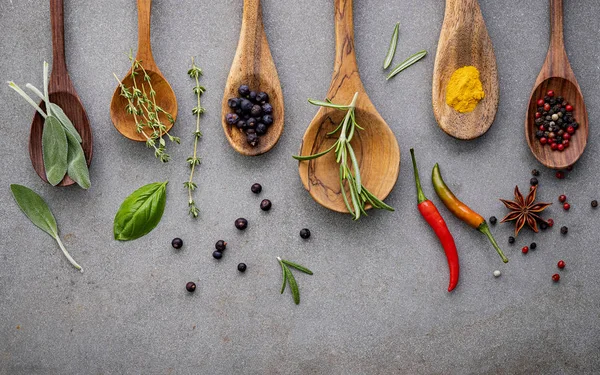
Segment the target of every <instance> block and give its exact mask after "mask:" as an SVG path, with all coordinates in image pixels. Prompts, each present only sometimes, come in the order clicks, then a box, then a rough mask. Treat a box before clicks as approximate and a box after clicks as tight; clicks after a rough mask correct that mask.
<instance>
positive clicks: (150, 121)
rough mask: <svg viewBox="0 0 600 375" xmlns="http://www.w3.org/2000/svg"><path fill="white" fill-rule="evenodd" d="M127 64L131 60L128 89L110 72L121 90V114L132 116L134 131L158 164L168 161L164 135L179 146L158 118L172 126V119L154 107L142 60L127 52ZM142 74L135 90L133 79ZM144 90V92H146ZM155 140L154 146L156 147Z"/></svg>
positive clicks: (177, 140) (151, 90)
mask: <svg viewBox="0 0 600 375" xmlns="http://www.w3.org/2000/svg"><path fill="white" fill-rule="evenodd" d="M129 61H131V73H130V78H131V81H132V83H133V85H132V86H131V87H126V86H125V85H124V84H123V82H121V80H119V77H117V75H116V74H114V73H113V75H114V76H115V79H116V80H117V82H119V87H120V88H121V96H123V97H125V98H126V99H127V103H128V104H127V106H126V107H125V111H126V112H127V113H129V114H131V115H132V116H133V119H134V120H135V126H136V131H137V132H138V133H140V134H143V135H144V138H146V146H147V147H148V148H153V149H154V156H156V158H158V159H160V161H161V162H163V163H166V162H168V161H169V160H170V159H171V157H170V156H169V154H167V153H166V148H167V143H166V141H165V139H164V138H163V137H164V135H167V137H168V138H169V140H170V141H171V142H175V143H179V142H180V139H179V137H174V136H172V135H171V134H169V132H168V131H167V126H166V125H165V124H164V123H163V122H162V120H161V119H160V114H163V115H164V116H165V117H166V118H167V121H169V123H171V124H173V123H175V119H174V118H173V116H172V115H171V114H170V113H168V112H167V111H165V110H164V109H163V108H162V107H160V106H159V105H157V104H156V91H155V90H154V88H153V87H152V79H151V77H150V75H149V74H148V72H147V71H146V69H144V66H143V65H142V61H140V60H137V59H135V58H134V57H133V53H132V51H131V50H130V51H129ZM139 74H143V77H144V81H143V83H142V85H141V88H140V87H138V84H137V82H136V79H135V78H136V76H137V75H139ZM146 87H147V89H146ZM157 141H158V146H157V145H156V143H157Z"/></svg>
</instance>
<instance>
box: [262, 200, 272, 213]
mask: <svg viewBox="0 0 600 375" xmlns="http://www.w3.org/2000/svg"><path fill="white" fill-rule="evenodd" d="M260 209H261V210H263V211H269V210H270V209H271V201H270V200H268V199H263V200H262V202H260Z"/></svg>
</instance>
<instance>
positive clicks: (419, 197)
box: [410, 148, 427, 203]
mask: <svg viewBox="0 0 600 375" xmlns="http://www.w3.org/2000/svg"><path fill="white" fill-rule="evenodd" d="M410 157H411V158H412V164H413V171H414V174H415V185H416V186H417V200H418V203H422V202H425V201H426V200H427V197H426V196H425V194H424V193H423V189H421V179H420V178H419V169H418V168H417V161H416V159H415V150H414V149H413V148H411V149H410Z"/></svg>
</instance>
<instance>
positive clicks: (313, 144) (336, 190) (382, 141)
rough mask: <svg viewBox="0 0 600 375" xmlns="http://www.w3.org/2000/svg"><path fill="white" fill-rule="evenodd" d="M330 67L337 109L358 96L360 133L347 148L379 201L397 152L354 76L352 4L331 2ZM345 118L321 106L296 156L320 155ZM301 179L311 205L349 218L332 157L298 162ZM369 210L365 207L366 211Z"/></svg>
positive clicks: (394, 172) (388, 186) (390, 183)
mask: <svg viewBox="0 0 600 375" xmlns="http://www.w3.org/2000/svg"><path fill="white" fill-rule="evenodd" d="M334 4H335V50H336V52H335V65H334V69H333V77H332V79H331V85H330V86H329V91H328V93H327V98H328V99H330V100H331V101H332V102H333V103H336V104H349V103H350V102H351V101H352V98H353V97H354V94H355V93H356V92H358V93H359V94H358V99H357V102H356V109H355V114H356V121H357V123H358V124H359V125H361V126H362V127H363V128H365V130H361V131H358V132H357V133H356V134H355V135H354V138H353V140H352V147H353V148H354V152H355V153H356V158H357V159H358V163H359V168H360V174H361V176H362V184H363V185H364V186H365V187H366V188H367V189H368V190H369V191H370V192H371V193H373V195H375V196H376V197H377V198H379V199H381V200H383V199H385V197H387V196H388V194H389V193H390V192H391V191H392V189H393V188H394V185H395V184H396V180H397V179H398V173H399V172H400V148H399V147H398V141H396V137H395V136H394V133H393V132H392V130H391V129H390V128H389V126H388V125H387V124H386V122H385V120H384V119H383V118H382V117H381V115H379V113H378V112H377V110H376V109H375V106H374V105H373V103H371V100H369V96H368V95H367V92H366V91H365V88H364V86H363V84H362V81H361V79H360V75H359V74H358V64H357V62H356V53H355V50H354V24H353V18H352V0H334ZM343 117H344V112H342V111H338V110H335V109H331V108H325V107H321V108H320V109H319V111H318V112H317V114H316V115H315V117H314V118H313V120H312V122H311V123H310V125H309V126H308V129H306V133H304V138H303V139H302V145H301V146H300V155H311V154H316V153H319V152H322V151H325V150H326V149H328V148H329V147H331V145H332V144H333V143H334V142H335V141H336V140H337V136H338V135H337V134H336V135H334V136H328V135H327V133H328V132H330V131H332V130H334V129H335V128H336V126H337V125H338V124H339V123H340V121H341V120H342V118H343ZM298 165H299V172H300V179H301V180H302V183H303V184H304V187H305V188H306V190H308V192H309V193H310V195H311V196H312V197H313V199H314V200H315V201H317V202H318V203H319V204H321V205H322V206H324V207H326V208H329V209H330V210H334V211H337V212H342V213H348V209H347V208H346V205H345V204H344V200H343V197H342V194H343V192H342V189H341V187H340V177H339V166H338V164H337V162H336V160H335V153H334V152H330V153H328V154H327V155H325V156H322V157H320V158H317V159H313V160H310V161H300V162H299V164H298ZM367 208H370V206H367Z"/></svg>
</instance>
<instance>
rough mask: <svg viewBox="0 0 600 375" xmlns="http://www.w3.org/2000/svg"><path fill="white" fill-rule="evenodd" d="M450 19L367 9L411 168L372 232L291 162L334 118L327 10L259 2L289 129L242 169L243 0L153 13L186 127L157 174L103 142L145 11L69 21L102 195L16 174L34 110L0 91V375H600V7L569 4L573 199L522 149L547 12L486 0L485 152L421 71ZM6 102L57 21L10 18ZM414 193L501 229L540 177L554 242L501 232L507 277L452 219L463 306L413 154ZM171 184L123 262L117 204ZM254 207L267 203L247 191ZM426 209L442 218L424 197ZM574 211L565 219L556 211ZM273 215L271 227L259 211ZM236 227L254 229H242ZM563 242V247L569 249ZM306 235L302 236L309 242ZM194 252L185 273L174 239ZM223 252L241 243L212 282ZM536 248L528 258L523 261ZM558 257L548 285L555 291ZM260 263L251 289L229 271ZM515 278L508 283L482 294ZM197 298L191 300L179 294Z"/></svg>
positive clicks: (373, 2)
mask: <svg viewBox="0 0 600 375" xmlns="http://www.w3.org/2000/svg"><path fill="white" fill-rule="evenodd" d="M443 3H444V2H443V1H439V0H435V1H434V0H402V1H381V0H357V1H356V4H355V26H356V48H357V55H358V61H359V66H360V70H361V74H362V78H363V80H364V83H365V86H366V88H367V90H368V92H369V95H370V97H371V99H372V101H373V103H374V104H375V106H376V107H377V108H378V110H379V111H380V113H381V114H382V116H383V117H384V118H385V119H386V120H387V121H388V123H389V124H390V126H391V127H392V129H393V130H394V132H395V134H396V136H397V138H398V142H399V144H400V147H401V150H402V167H401V172H400V177H399V179H398V183H397V185H396V187H395V189H394V191H393V192H392V193H391V195H390V196H389V198H388V199H387V200H386V202H387V203H389V204H391V205H392V206H394V207H395V208H396V211H395V212H393V213H388V212H372V213H371V214H370V216H369V217H368V218H364V219H362V220H361V221H360V222H359V223H355V222H352V221H351V220H350V219H349V218H348V217H347V216H343V215H340V214H336V213H333V212H329V211H327V210H325V209H323V208H322V207H320V206H319V205H317V204H316V203H315V202H314V201H313V200H312V199H311V198H310V196H309V195H308V194H307V192H306V191H305V190H304V189H303V187H302V185H301V183H300V180H299V178H298V173H297V164H296V162H295V161H294V160H293V159H292V158H291V154H293V153H295V152H296V151H297V150H298V147H299V143H300V140H301V138H302V135H303V133H304V130H305V128H306V126H307V125H308V123H309V122H310V120H311V119H312V116H313V115H314V113H315V112H316V108H314V107H312V106H311V105H309V104H308V103H307V102H306V98H308V97H313V98H322V97H323V96H324V95H325V93H326V91H327V88H328V82H329V79H330V75H331V70H332V66H333V56H334V37H333V5H332V2H331V1H325V0H303V1H277V0H265V1H264V4H263V7H264V16H265V23H266V31H267V34H268V38H269V41H270V44H271V49H272V52H273V56H274V59H275V62H276V65H277V67H278V70H279V74H280V77H281V82H282V85H283V92H284V96H285V103H286V115H287V117H286V130H285V132H284V135H283V137H282V139H281V141H280V143H279V144H278V145H277V147H276V148H275V149H273V150H272V151H271V152H270V153H269V154H267V155H264V156H261V157H257V158H247V157H242V156H240V155H238V154H237V153H235V152H233V151H232V149H231V148H230V147H229V144H228V143H227V141H226V139H225V137H224V135H223V132H222V130H221V125H220V120H219V117H220V114H219V112H220V103H221V95H222V93H223V87H224V84H225V80H226V77H227V74H228V71H229V67H230V63H231V60H232V58H233V55H234V51H235V47H236V44H237V38H238V32H239V27H240V20H241V7H242V1H241V0H219V1H167V0H162V1H161V0H156V1H155V3H154V6H153V18H152V31H153V32H152V41H153V48H154V54H155V58H156V60H157V63H158V65H159V66H160V68H161V70H162V71H163V73H164V74H165V75H166V77H167V79H168V80H169V81H170V82H171V84H172V86H173V88H174V90H175V93H176V94H177V97H178V101H179V108H180V116H179V119H178V122H177V125H176V127H175V128H174V133H175V134H176V135H179V136H181V137H182V145H180V146H175V147H171V151H172V156H173V161H172V162H170V163H169V164H166V165H161V164H160V163H159V162H158V161H157V160H155V159H154V158H153V156H152V155H151V153H150V152H149V150H147V149H145V148H144V145H143V144H136V143H132V142H131V141H129V140H126V139H124V138H123V137H121V136H120V135H119V134H118V133H117V132H116V131H115V129H114V128H113V126H112V123H111V121H110V117H109V103H110V99H111V96H112V93H113V90H114V88H115V81H114V79H113V78H112V72H116V73H117V75H119V76H122V75H123V74H124V73H125V72H126V70H127V68H128V61H127V57H126V54H125V53H126V52H127V50H128V49H129V48H134V49H135V46H136V38H137V36H136V8H135V2H134V1H125V0H106V1H85V2H83V1H66V4H65V10H66V14H65V16H66V19H65V25H66V39H67V41H66V43H67V61H68V67H69V70H70V73H71V77H72V80H73V82H74V85H75V87H76V89H77V91H78V92H79V95H80V96H81V99H82V101H83V103H84V105H85V107H86V108H87V111H88V115H89V117H90V120H91V123H92V126H93V131H94V159H93V164H92V167H91V178H92V188H91V189H90V190H89V191H82V190H80V189H78V188H75V187H70V188H52V187H50V186H49V185H46V184H44V183H43V182H42V181H41V180H40V179H39V178H38V176H37V175H36V174H35V172H34V171H33V169H32V167H31V164H30V161H29V155H28V152H27V144H28V135H29V124H30V120H31V117H32V114H33V111H32V109H31V108H30V107H29V106H28V105H27V103H25V102H24V101H23V100H21V99H20V98H19V97H18V96H17V95H16V94H15V93H14V92H12V91H11V90H10V89H9V88H8V86H6V85H5V84H3V85H2V86H0V103H2V107H3V116H2V117H3V120H2V122H1V124H0V128H1V129H2V137H1V138H0V158H1V160H2V162H1V165H2V167H1V168H2V174H1V175H2V178H1V181H2V184H1V188H0V199H1V201H2V202H3V204H2V205H1V206H0V217H1V218H2V219H1V220H2V226H1V229H0V231H1V232H0V238H2V247H1V249H0V374H116V373H128V374H136V373H139V374H142V373H143V374H234V373H239V374H242V373H244V374H391V373H407V374H417V373H418V374H429V373H448V374H449V373H454V374H465V373H494V374H496V373H502V374H513V373H527V374H531V373H540V374H558V373H570V374H582V373H587V374H591V373H598V372H600V359H599V353H600V338H599V337H600V323H599V307H600V281H599V278H598V266H597V265H596V262H597V261H598V259H599V256H600V249H599V248H598V230H597V228H598V224H599V222H600V216H599V215H600V212H595V211H593V210H592V209H591V208H590V200H591V199H593V198H598V197H599V196H598V176H599V175H600V165H599V164H598V163H597V162H596V161H597V160H598V156H599V155H598V154H599V148H598V142H599V141H600V139H599V134H598V132H597V131H596V127H597V124H598V122H599V120H600V105H599V103H598V95H597V90H598V87H599V83H600V43H598V35H599V32H600V21H599V20H598V15H599V14H600V2H598V1H597V0H578V1H566V2H565V13H566V20H565V23H566V30H565V38H566V44H567V49H568V55H569V58H570V59H571V62H572V65H573V69H574V71H575V74H576V75H577V77H578V79H579V82H580V84H581V89H582V91H583V94H584V96H585V97H586V99H587V100H586V102H587V105H588V110H589V119H590V126H591V129H592V132H591V134H590V139H589V143H588V147H587V150H586V152H585V154H584V155H583V157H582V159H581V160H580V162H579V163H578V164H577V165H576V167H575V169H574V170H573V171H572V172H570V173H568V174H567V178H566V179H565V180H557V179H556V178H554V177H553V172H552V171H549V170H546V169H544V168H542V166H541V165H539V164H538V163H537V162H536V161H535V159H534V158H533V156H532V155H531V153H530V151H529V149H528V147H527V145H526V141H525V139H524V136H523V120H524V115H525V108H526V101H527V99H528V96H529V93H530V90H531V86H532V84H533V82H534V80H535V78H536V76H537V73H538V71H539V69H540V67H541V65H542V62H543V59H544V56H545V53H546V49H547V45H548V42H547V41H548V4H547V3H548V2H547V1H516V0H504V1H491V0H481V7H482V11H483V14H484V17H485V19H486V22H487V26H488V29H489V32H490V35H491V38H492V40H493V43H494V47H495V50H496V56H497V60H498V67H499V75H500V85H501V87H500V106H499V110H498V115H497V118H496V122H495V124H494V125H493V126H492V128H491V129H490V130H489V132H488V133H487V134H486V135H484V136H483V137H481V138H480V139H478V140H475V141H472V142H464V141H458V140H454V139H452V138H450V137H448V136H447V135H446V134H444V133H443V132H442V131H441V130H440V129H439V128H438V127H437V125H436V123H435V120H434V118H433V115H432V111H431V99H430V96H431V73H432V69H433V61H434V56H435V50H436V43H437V38H438V34H439V29H440V26H441V22H442V18H443V13H444V4H443ZM396 21H400V22H401V29H400V30H401V31H400V42H399V47H398V51H397V55H396V59H395V62H398V61H401V59H402V58H403V57H404V56H407V55H409V54H411V53H413V52H415V51H417V50H419V49H423V48H425V49H427V51H428V52H429V55H428V56H427V57H426V58H425V59H424V60H423V61H422V62H419V63H418V64H416V65H415V66H413V67H411V68H410V69H408V70H406V71H405V72H403V73H402V74H400V75H399V76H397V77H396V78H395V79H393V80H391V81H389V82H386V81H385V76H384V73H383V72H382V71H381V63H382V60H383V58H384V55H385V52H386V49H387V45H388V42H389V36H390V34H391V31H392V28H393V25H394V23H395V22H396ZM0 30H1V33H2V37H1V38H0V52H1V53H0V76H1V78H2V79H1V80H2V81H6V80H9V79H11V80H15V81H16V82H18V83H26V82H31V83H33V84H35V85H37V86H41V84H42V82H41V80H42V76H41V67H42V62H43V61H44V60H49V61H50V60H51V57H52V53H51V38H50V34H49V33H50V22H49V9H48V5H47V2H45V1H33V0H3V1H1V2H0ZM191 56H196V57H197V60H198V62H199V64H200V65H201V66H202V68H203V69H204V72H205V76H204V78H203V79H202V82H203V84H204V85H205V86H206V87H207V89H208V91H207V92H206V94H205V96H204V97H203V100H204V105H205V106H206V107H207V109H208V112H207V113H206V115H205V116H204V117H203V118H202V128H203V131H204V138H203V139H202V141H201V143H200V155H201V156H202V157H203V164H202V165H201V167H200V169H199V171H198V179H197V182H198V183H199V189H198V192H197V201H198V203H199V206H200V209H201V211H202V213H201V216H200V218H199V220H197V221H193V220H191V219H190V218H188V216H187V214H186V198H185V194H184V193H185V192H184V190H183V187H182V182H183V181H184V180H185V178H186V177H187V171H188V169H187V167H186V165H185V158H186V157H187V156H188V154H190V152H191V146H192V138H191V137H190V132H191V131H192V129H193V127H194V119H193V116H192V115H191V108H192V107H193V105H194V104H193V102H194V96H193V94H192V91H191V88H192V86H193V85H192V81H191V80H190V79H189V77H187V75H186V71H187V69H188V66H189V63H190V57H191ZM410 147H415V148H416V150H417V156H418V160H419V165H420V167H421V171H422V174H423V175H424V176H427V175H428V174H429V170H430V168H431V167H432V166H433V164H434V162H436V161H439V162H441V163H442V168H443V171H444V175H445V177H446V179H447V181H448V182H449V184H450V185H451V187H452V188H453V189H454V191H455V193H457V194H458V195H459V196H460V197H461V198H463V200H464V201H465V202H467V203H468V204H470V205H471V206H472V207H473V208H474V209H475V210H477V211H479V212H481V213H482V214H483V215H484V216H486V217H489V216H491V215H496V216H498V217H499V218H501V217H502V216H503V215H504V214H505V209H504V207H503V206H502V204H501V203H500V202H499V201H498V198H510V197H511V194H512V191H513V189H514V186H515V185H516V184H519V185H520V186H521V188H522V189H523V190H527V184H528V181H529V178H530V170H531V169H532V168H538V169H541V170H542V175H541V177H540V178H539V179H540V190H539V198H540V199H541V200H545V201H550V202H555V204H554V205H553V206H552V207H551V208H549V209H548V210H547V214H546V217H552V218H554V219H555V221H556V226H555V227H554V228H553V229H552V230H549V231H547V232H545V233H540V234H535V235H534V234H533V232H531V231H529V230H524V232H523V233H522V234H521V235H520V236H519V237H518V240H517V244H516V245H514V246H509V245H508V244H507V237H508V236H509V235H510V234H511V231H512V228H513V227H512V225H508V224H498V225H496V226H495V227H494V228H493V232H494V233H495V234H496V236H497V238H498V240H499V242H500V244H501V245H502V247H503V248H504V250H505V252H506V254H507V255H508V256H509V258H510V260H511V261H510V262H509V263H508V264H506V265H504V264H502V263H501V261H500V259H499V257H498V256H497V255H496V253H495V252H494V250H493V249H492V248H491V246H490V245H489V244H488V243H487V240H486V239H485V237H483V236H482V235H480V234H479V233H478V232H476V231H474V230H472V229H470V228H469V227H467V226H466V225H465V224H463V223H461V222H459V221H457V220H456V219H455V218H453V217H452V216H451V215H450V213H449V212H448V211H447V210H446V209H445V207H440V211H441V213H442V215H444V217H445V218H446V220H447V223H448V226H449V227H450V229H451V231H452V232H453V233H454V236H455V239H456V243H457V245H458V249H459V255H460V261H461V278H460V283H459V286H458V288H457V289H456V291H455V292H453V293H448V292H447V291H446V287H447V282H448V275H447V265H446V260H445V257H444V255H443V252H442V250H441V248H440V245H439V244H438V241H437V239H436V238H435V236H434V234H433V232H432V231H431V230H430V229H429V228H427V226H426V224H425V223H424V221H423V219H422V218H421V217H420V216H419V214H418V211H417V208H416V198H415V188H414V185H413V176H412V172H411V169H410V157H409V153H408V150H409V148H410ZM166 179H168V180H169V181H170V184H169V187H168V203H167V208H166V211H165V215H164V218H163V220H162V222H161V223H160V225H159V226H158V227H157V228H156V229H155V230H154V231H153V232H152V233H151V234H149V235H147V236H146V237H143V238H141V239H139V240H136V241H134V242H129V243H119V242H116V241H114V240H113V239H112V220H113V217H114V214H115V212H116V210H117V209H118V207H119V204H120V202H121V201H122V200H123V199H124V198H125V197H126V196H127V195H128V194H129V193H130V192H132V191H133V190H134V189H136V188H137V187H139V186H141V185H143V184H146V183H149V182H154V181H162V180H166ZM256 181H258V182H261V183H262V184H263V186H264V190H263V193H262V194H261V196H260V197H257V196H254V195H253V194H252V193H251V192H250V185H251V184H252V183H253V182H256ZM9 183H21V184H25V185H27V186H30V187H31V188H33V189H34V190H35V191H37V192H39V193H40V194H41V195H42V196H43V197H44V198H45V199H46V200H47V201H48V203H49V204H50V206H51V208H52V210H53V212H54V214H55V216H56V217H57V220H58V223H59V227H60V229H61V234H62V237H63V238H64V242H65V244H66V246H67V248H68V249H69V250H70V251H71V254H72V255H73V257H74V258H75V259H76V260H77V261H78V262H79V263H80V264H81V265H82V266H83V267H84V269H85V273H83V274H79V273H78V272H76V271H75V270H74V269H73V268H72V267H71V266H70V265H69V264H68V262H67V261H66V259H65V258H64V257H63V256H62V254H61V253H60V250H59V249H58V247H57V246H56V245H55V244H54V243H53V241H52V239H51V238H50V237H48V236H47V235H46V234H44V233H42V232H41V231H39V230H37V229H35V228H34V227H33V225H32V224H31V223H30V222H29V221H28V220H27V219H26V218H25V216H24V215H23V214H22V213H21V212H19V209H18V207H17V206H16V204H15V203H14V201H13V200H12V198H11V196H10V193H9V189H8V185H9ZM424 188H425V193H426V194H427V195H428V197H429V198H431V199H433V200H434V202H435V203H436V204H438V206H441V203H440V201H439V200H438V199H437V197H435V196H434V192H433V189H432V186H431V184H430V183H429V181H428V179H427V178H424ZM561 193H566V194H567V195H568V197H569V201H570V202H571V204H572V209H571V210H570V211H569V212H568V213H567V212H564V211H563V210H562V209H561V207H560V206H559V205H558V204H556V202H557V201H556V197H557V196H558V195H559V194H561ZM262 198H269V199H271V200H272V201H273V209H272V210H271V212H269V213H264V212H262V211H260V210H259V208H258V204H259V202H260V199H262ZM240 216H243V217H246V218H247V219H248V220H249V222H250V225H249V228H248V230H246V231H245V232H243V233H242V232H239V231H237V230H236V229H235V228H234V226H233V222H234V220H235V219H236V218H237V217H240ZM562 225H568V226H569V228H570V231H569V234H568V236H566V237H563V236H561V235H560V234H559V229H558V228H559V227H560V226H562ZM303 227H309V228H310V229H311V230H312V232H313V237H312V238H311V239H310V240H309V241H307V242H305V241H303V240H301V239H300V238H299V236H298V232H299V230H300V229H301V228H303ZM176 236H180V237H182V238H183V240H184V241H185V245H184V248H183V249H182V250H181V251H174V250H173V249H172V248H171V247H170V241H171V239H172V238H173V237H176ZM218 239H225V240H226V241H228V242H229V246H228V250H227V253H226V254H225V256H224V258H223V259H222V260H221V261H220V262H216V261H215V260H214V259H212V257H211V252H212V249H213V246H214V243H215V242H216V241H217V240H218ZM531 241H536V242H537V244H538V248H537V250H535V251H531V252H530V253H529V254H528V255H526V256H523V255H522V254H521V252H520V248H521V246H523V245H526V244H529V243H530V242H531ZM276 256H282V257H284V258H288V259H290V260H294V261H298V262H299V263H301V264H304V265H306V266H307V267H309V268H311V269H312V270H313V271H314V273H315V274H314V276H306V275H298V277H297V279H298V282H299V284H300V289H301V293H302V303H301V304H300V305H299V306H296V305H294V304H293V302H292V299H291V296H290V295H289V294H288V293H289V292H286V294H285V295H283V296H281V295H280V294H279V293H278V288H279V283H280V278H281V275H280V269H279V266H278V264H277V262H276V260H275V257H276ZM559 259H564V260H565V261H566V262H567V268H566V269H565V270H564V271H561V272H560V274H561V276H562V279H561V281H560V283H559V284H553V283H552V281H551V279H550V278H551V275H552V274H553V273H555V272H557V268H556V262H557V261H558V260H559ZM239 262H245V263H247V264H248V271H247V272H246V273H245V274H243V275H242V274H239V273H238V271H237V270H236V265H237V264H238V263H239ZM495 269H499V270H501V271H502V276H501V277H500V278H497V279H495V278H494V277H493V276H492V272H493V271H494V270H495ZM190 280H193V281H195V282H197V284H198V289H197V291H196V293H195V294H193V295H192V294H189V293H187V292H186V291H185V283H186V282H187V281H190Z"/></svg>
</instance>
